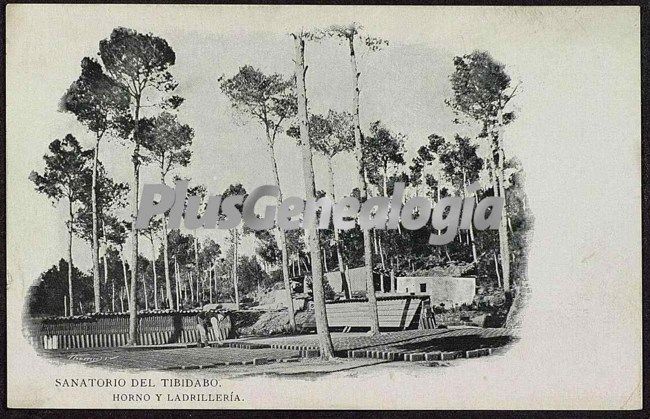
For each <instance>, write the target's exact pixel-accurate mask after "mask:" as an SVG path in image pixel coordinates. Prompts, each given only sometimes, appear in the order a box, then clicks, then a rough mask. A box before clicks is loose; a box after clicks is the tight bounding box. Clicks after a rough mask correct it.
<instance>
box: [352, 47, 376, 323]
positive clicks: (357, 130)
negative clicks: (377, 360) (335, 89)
mask: <svg viewBox="0 0 650 419" xmlns="http://www.w3.org/2000/svg"><path fill="white" fill-rule="evenodd" d="M348 41H349V45H350V63H351V65H352V86H353V90H354V96H353V102H352V108H353V109H352V110H353V112H352V116H353V120H354V148H355V155H356V158H357V164H358V165H359V172H358V185H359V191H360V192H361V201H365V200H366V198H367V196H368V190H367V187H366V182H365V179H364V163H363V145H362V144H361V125H360V122H359V72H358V70H357V58H356V55H355V53H354V35H351V36H350V37H349V38H348ZM370 247H371V246H370V231H369V230H365V229H364V230H363V256H364V261H365V264H366V266H365V268H366V294H367V296H368V315H369V316H370V322H371V323H370V324H371V327H370V330H371V333H372V334H377V333H379V313H378V311H377V297H376V296H375V284H374V281H373V278H372V249H371V248H370Z"/></svg>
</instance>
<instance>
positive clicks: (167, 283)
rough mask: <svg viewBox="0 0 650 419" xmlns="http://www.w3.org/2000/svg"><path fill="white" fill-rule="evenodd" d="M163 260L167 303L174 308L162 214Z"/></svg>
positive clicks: (165, 231)
mask: <svg viewBox="0 0 650 419" xmlns="http://www.w3.org/2000/svg"><path fill="white" fill-rule="evenodd" d="M162 227H163V260H164V262H165V291H166V292H167V305H168V307H169V308H170V309H172V310H173V309H174V297H173V295H172V280H171V278H170V275H169V238H168V237H167V234H168V232H167V217H165V216H164V215H163V219H162Z"/></svg>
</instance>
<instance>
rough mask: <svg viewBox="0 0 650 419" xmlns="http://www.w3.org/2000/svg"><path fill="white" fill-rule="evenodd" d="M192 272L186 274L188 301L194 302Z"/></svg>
mask: <svg viewBox="0 0 650 419" xmlns="http://www.w3.org/2000/svg"><path fill="white" fill-rule="evenodd" d="M192 279H193V278H192V272H188V273H187V282H188V284H189V286H190V301H192V302H195V301H196V299H195V298H194V286H193V285H192Z"/></svg>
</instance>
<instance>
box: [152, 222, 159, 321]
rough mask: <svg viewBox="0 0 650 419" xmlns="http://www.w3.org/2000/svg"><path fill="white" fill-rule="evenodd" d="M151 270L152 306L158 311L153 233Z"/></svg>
mask: <svg viewBox="0 0 650 419" xmlns="http://www.w3.org/2000/svg"><path fill="white" fill-rule="evenodd" d="M150 239H151V270H152V271H153V304H154V307H155V308H156V310H158V276H157V275H156V246H155V244H154V242H153V232H152V233H151V237H150Z"/></svg>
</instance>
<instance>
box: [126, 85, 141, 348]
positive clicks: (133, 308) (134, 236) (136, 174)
mask: <svg viewBox="0 0 650 419" xmlns="http://www.w3.org/2000/svg"><path fill="white" fill-rule="evenodd" d="M139 125H140V96H139V95H138V96H137V97H136V103H135V128H134V130H133V142H134V143H135V146H134V148H133V186H134V187H133V203H132V213H133V223H132V224H131V293H130V296H131V297H130V301H129V342H128V343H129V345H137V344H138V295H137V290H138V281H137V280H136V278H137V277H138V272H139V271H138V230H137V229H136V228H135V219H136V217H137V213H138V203H139V198H140V195H139V194H140V132H139V131H140V127H139Z"/></svg>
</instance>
